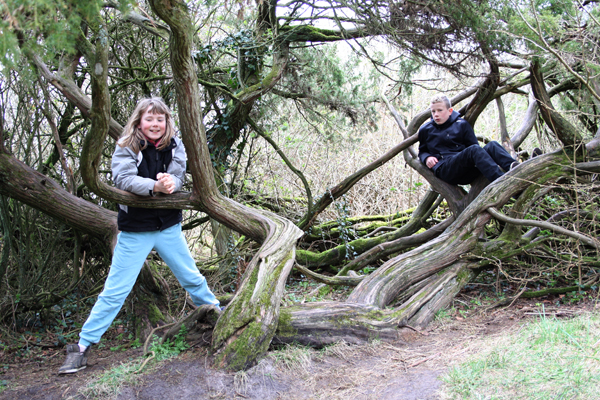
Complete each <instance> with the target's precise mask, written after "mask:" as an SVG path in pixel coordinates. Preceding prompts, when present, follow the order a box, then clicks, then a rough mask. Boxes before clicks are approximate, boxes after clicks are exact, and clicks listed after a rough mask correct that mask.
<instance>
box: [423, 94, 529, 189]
mask: <svg viewBox="0 0 600 400" xmlns="http://www.w3.org/2000/svg"><path fill="white" fill-rule="evenodd" d="M419 159H420V160H421V162H422V163H423V164H425V165H427V167H428V168H430V169H431V170H432V171H433V173H434V174H435V176H436V177H438V178H440V179H441V180H443V181H444V182H448V183H450V184H452V185H468V184H470V183H471V182H473V181H474V180H475V178H477V177H478V176H479V174H480V173H481V174H483V175H484V176H485V177H486V178H487V179H488V180H489V181H490V182H493V181H495V180H496V179H498V178H499V177H501V176H502V175H504V172H505V171H508V170H510V169H511V168H514V167H515V166H517V165H518V162H517V161H516V160H515V159H514V158H512V157H511V156H510V154H509V153H508V152H507V151H506V150H505V149H504V147H502V146H501V145H500V144H498V143H497V142H489V143H488V144H486V145H485V147H480V146H479V144H478V143H477V138H476V137H475V133H474V132H473V128H471V125H469V123H468V122H467V121H465V120H464V119H462V118H460V116H459V114H458V113H457V112H456V111H454V110H453V109H452V105H451V104H450V100H449V99H448V97H446V96H436V97H434V98H433V99H431V121H429V122H428V123H426V124H425V125H423V126H422V127H421V129H419ZM500 168H502V170H504V172H503V171H502V170H501V169H500Z"/></svg>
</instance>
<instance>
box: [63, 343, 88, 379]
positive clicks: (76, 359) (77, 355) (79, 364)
mask: <svg viewBox="0 0 600 400" xmlns="http://www.w3.org/2000/svg"><path fill="white" fill-rule="evenodd" d="M91 348H92V346H88V347H87V348H86V349H85V351H84V352H83V353H81V352H80V351H79V345H78V344H69V345H67V359H66V360H65V363H64V364H63V365H62V367H60V368H59V370H58V373H59V374H73V373H75V372H77V371H80V370H82V369H84V368H85V367H87V360H88V356H89V355H90V349H91Z"/></svg>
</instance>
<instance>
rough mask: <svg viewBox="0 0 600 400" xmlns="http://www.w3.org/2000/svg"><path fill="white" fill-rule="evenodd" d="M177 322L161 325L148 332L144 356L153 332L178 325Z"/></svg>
mask: <svg viewBox="0 0 600 400" xmlns="http://www.w3.org/2000/svg"><path fill="white" fill-rule="evenodd" d="M178 322H179V321H175V322H171V323H170V324H166V325H161V326H157V327H156V328H154V329H152V331H150V334H149V335H148V337H147V338H146V341H145V342H144V353H143V354H144V355H146V354H147V353H148V343H149V342H150V339H151V338H152V336H153V335H154V332H156V331H157V330H159V329H163V328H168V327H170V326H173V325H175V324H176V323H178Z"/></svg>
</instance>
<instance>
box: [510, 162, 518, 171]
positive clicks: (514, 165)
mask: <svg viewBox="0 0 600 400" xmlns="http://www.w3.org/2000/svg"><path fill="white" fill-rule="evenodd" d="M518 166H519V162H518V161H513V162H512V163H511V164H510V168H509V169H508V170H509V171H512V170H513V169H515V168H517V167H518Z"/></svg>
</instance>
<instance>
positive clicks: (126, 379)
mask: <svg viewBox="0 0 600 400" xmlns="http://www.w3.org/2000/svg"><path fill="white" fill-rule="evenodd" d="M141 364H142V361H141V360H135V361H131V362H128V363H124V364H121V365H119V366H118V367H115V368H111V369H110V370H108V371H106V372H104V373H103V374H101V375H100V376H97V377H95V378H94V379H92V381H90V382H88V384H87V385H85V386H83V387H82V388H81V389H80V390H79V394H81V395H82V396H83V397H84V398H86V399H113V398H115V397H116V396H117V394H118V393H119V390H120V389H121V386H123V385H124V384H128V383H132V382H133V381H134V380H135V379H137V376H136V374H135V372H136V371H137V370H138V369H139V368H140V365H141Z"/></svg>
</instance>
